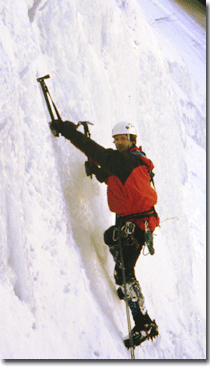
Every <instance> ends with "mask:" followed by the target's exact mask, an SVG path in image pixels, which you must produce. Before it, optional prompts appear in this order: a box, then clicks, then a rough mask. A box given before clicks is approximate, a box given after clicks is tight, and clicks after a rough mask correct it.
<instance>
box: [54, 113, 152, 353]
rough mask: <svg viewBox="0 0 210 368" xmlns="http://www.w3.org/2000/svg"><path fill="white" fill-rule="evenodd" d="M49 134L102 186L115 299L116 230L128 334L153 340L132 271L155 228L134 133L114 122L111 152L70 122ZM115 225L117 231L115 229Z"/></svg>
mask: <svg viewBox="0 0 210 368" xmlns="http://www.w3.org/2000/svg"><path fill="white" fill-rule="evenodd" d="M50 128H51V130H52V131H54V130H55V131H56V132H57V133H58V135H59V133H61V135H62V136H64V137H65V138H67V139H69V140H70V141H71V143H73V145H74V146H76V147H77V148H78V149H80V150H81V151H82V152H83V153H84V154H85V155H86V156H87V157H88V158H90V159H91V160H92V164H89V163H88V164H87V162H86V173H87V175H90V173H91V174H94V175H95V176H96V178H97V180H98V181H99V182H101V183H102V182H105V183H106V184H107V196H108V205H109V208H110V210H111V211H112V212H114V213H116V224H115V225H114V226H111V227H110V228H109V229H107V230H106V231H105V233H104V241H105V243H106V244H107V245H108V246H109V249H110V252H111V254H112V255H113V258H114V261H115V269H114V278H115V283H116V284H117V285H118V290H117V293H118V296H119V298H120V299H124V298H125V295H124V289H123V273H122V264H121V259H120V252H119V231H120V237H121V244H122V253H123V259H124V270H125V279H126V290H127V302H128V305H129V308H130V310H131V313H132V316H133V319H134V323H135V326H134V328H133V329H132V335H133V344H134V345H135V346H136V345H139V344H140V343H141V342H142V340H143V339H144V336H147V338H153V337H154V336H157V335H158V326H157V325H156V322H155V320H151V318H150V317H149V315H148V312H147V309H146V307H145V302H144V297H143V294H142V291H141V287H140V285H139V282H138V281H137V279H136V276H135V270H134V267H135V265H136V262H137V259H138V257H139V255H140V252H141V250H142V248H143V246H144V244H145V236H146V235H147V236H148V234H150V241H151V236H152V233H153V231H154V230H155V228H156V227H157V226H158V225H159V217H158V215H157V213H156V211H155V209H154V205H155V204H156V202H157V193H156V191H155V190H154V189H153V187H152V185H151V181H152V170H153V168H154V166H153V163H152V161H151V160H149V159H148V158H147V157H146V155H145V153H144V152H142V148H141V147H139V148H137V146H136V140H137V131H136V128H135V126H134V125H133V124H132V123H130V122H124V121H123V122H119V123H117V124H116V125H115V126H114V128H113V130H112V137H113V138H114V144H115V146H116V150H114V149H105V148H104V147H102V146H100V145H99V144H97V143H96V142H95V141H93V140H91V139H90V138H88V137H87V136H86V135H85V134H83V133H81V132H79V131H77V130H76V125H75V124H74V123H72V122H70V121H65V122H62V121H59V120H54V121H53V122H51V123H50ZM119 225H120V228H119Z"/></svg>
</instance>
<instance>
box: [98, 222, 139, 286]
mask: <svg viewBox="0 0 210 368" xmlns="http://www.w3.org/2000/svg"><path fill="white" fill-rule="evenodd" d="M115 229H116V226H111V227H110V228H109V229H107V230H106V231H105V233H104V242H105V244H107V245H108V246H109V250H110V252H111V254H112V255H113V258H114V261H115V269H114V278H115V282H116V284H117V285H122V284H123V276H122V265H121V261H120V252H119V240H118V239H116V238H115V239H113V233H114V231H115ZM144 234H145V232H144V230H141V229H140V228H139V227H138V226H135V230H134V233H133V237H134V239H135V240H137V242H133V241H132V239H131V236H130V235H128V237H130V239H129V238H125V239H123V238H121V244H122V253H123V260H124V267H125V277H126V282H130V281H131V280H132V279H135V278H136V277H135V270H134V267H135V265H136V262H137V259H138V257H139V255H140V252H141V250H142V247H143V245H144V242H145V240H144ZM135 243H136V244H135Z"/></svg>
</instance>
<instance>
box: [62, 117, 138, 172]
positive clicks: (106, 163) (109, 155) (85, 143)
mask: <svg viewBox="0 0 210 368" xmlns="http://www.w3.org/2000/svg"><path fill="white" fill-rule="evenodd" d="M61 134H62V135H63V136H64V137H65V138H67V139H69V140H70V141H71V142H72V143H73V144H74V146H76V147H77V148H78V149H80V150H81V151H82V152H83V153H84V154H85V155H86V156H87V157H89V158H91V159H92V160H93V161H94V162H96V163H97V164H98V165H100V166H101V168H102V169H103V170H105V171H106V172H107V174H113V175H116V176H118V177H120V176H122V175H123V176H124V175H125V176H127V175H128V172H130V170H131V167H130V159H129V157H130V154H129V153H127V152H119V151H117V150H113V149H111V148H108V149H106V148H104V147H102V146H100V145H99V144H97V143H96V142H95V141H93V140H92V139H90V138H88V137H86V135H85V134H83V133H81V132H79V131H77V130H75V128H73V127H72V126H71V125H70V124H67V123H66V124H65V125H64V127H63V129H62V133H61Z"/></svg>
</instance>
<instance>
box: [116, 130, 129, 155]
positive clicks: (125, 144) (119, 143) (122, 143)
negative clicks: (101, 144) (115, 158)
mask: <svg viewBox="0 0 210 368" xmlns="http://www.w3.org/2000/svg"><path fill="white" fill-rule="evenodd" d="M114 144H115V147H116V149H117V150H118V151H126V150H127V149H129V147H131V142H130V136H129V134H117V135H115V136H114Z"/></svg>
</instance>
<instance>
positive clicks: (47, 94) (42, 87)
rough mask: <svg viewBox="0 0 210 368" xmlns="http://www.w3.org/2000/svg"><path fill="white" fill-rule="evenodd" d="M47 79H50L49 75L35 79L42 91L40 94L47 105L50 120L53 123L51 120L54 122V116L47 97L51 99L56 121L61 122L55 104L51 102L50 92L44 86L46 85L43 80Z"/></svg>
mask: <svg viewBox="0 0 210 368" xmlns="http://www.w3.org/2000/svg"><path fill="white" fill-rule="evenodd" d="M48 78H50V75H49V74H47V75H45V76H44V77H41V78H37V82H39V83H40V86H41V89H42V92H43V95H44V98H45V101H46V104H47V108H48V111H49V114H50V117H51V120H52V121H53V120H55V118H54V115H53V111H52V107H51V105H50V101H49V97H50V99H51V102H52V105H53V107H54V110H55V113H56V115H57V118H58V120H61V121H62V119H61V116H60V114H59V112H58V109H57V107H56V106H55V104H54V102H53V99H52V97H51V95H50V92H49V90H48V88H47V86H46V83H45V79H48Z"/></svg>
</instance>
